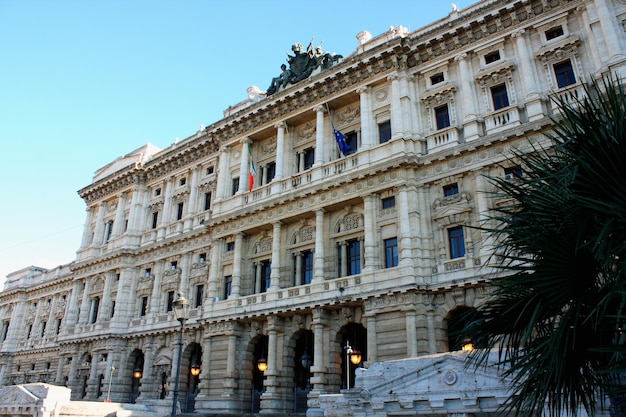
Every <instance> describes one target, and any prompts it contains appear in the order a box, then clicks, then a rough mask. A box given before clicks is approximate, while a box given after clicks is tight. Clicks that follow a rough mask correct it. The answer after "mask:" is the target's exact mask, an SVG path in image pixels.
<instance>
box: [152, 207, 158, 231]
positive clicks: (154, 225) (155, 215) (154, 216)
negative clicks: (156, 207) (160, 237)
mask: <svg viewBox="0 0 626 417" xmlns="http://www.w3.org/2000/svg"><path fill="white" fill-rule="evenodd" d="M158 224H159V212H158V211H155V212H154V213H152V228H153V229H156V228H157V225H158Z"/></svg>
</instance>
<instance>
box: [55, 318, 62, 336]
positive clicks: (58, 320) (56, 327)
mask: <svg viewBox="0 0 626 417" xmlns="http://www.w3.org/2000/svg"><path fill="white" fill-rule="evenodd" d="M62 323H63V320H62V319H57V324H56V326H55V327H54V333H55V334H59V333H61V324H62Z"/></svg>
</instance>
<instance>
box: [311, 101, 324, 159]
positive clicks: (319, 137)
mask: <svg viewBox="0 0 626 417" xmlns="http://www.w3.org/2000/svg"><path fill="white" fill-rule="evenodd" d="M313 111H315V164H314V166H316V167H317V166H320V165H323V164H324V106H322V105H319V106H315V107H313Z"/></svg>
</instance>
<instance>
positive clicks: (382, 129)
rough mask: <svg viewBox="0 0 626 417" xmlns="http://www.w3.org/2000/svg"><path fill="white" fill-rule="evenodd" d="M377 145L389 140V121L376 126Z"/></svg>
mask: <svg viewBox="0 0 626 417" xmlns="http://www.w3.org/2000/svg"><path fill="white" fill-rule="evenodd" d="M378 140H379V143H385V142H389V141H390V140H391V121H389V120H388V121H386V122H383V123H380V124H379V125H378Z"/></svg>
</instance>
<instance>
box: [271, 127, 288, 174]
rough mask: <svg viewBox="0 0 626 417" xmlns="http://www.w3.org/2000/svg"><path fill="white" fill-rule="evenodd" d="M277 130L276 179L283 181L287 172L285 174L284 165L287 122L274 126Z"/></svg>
mask: <svg viewBox="0 0 626 417" xmlns="http://www.w3.org/2000/svg"><path fill="white" fill-rule="evenodd" d="M274 127H275V128H276V129H277V134H276V175H275V177H274V179H276V180H282V179H283V177H284V175H285V172H284V163H285V127H286V124H285V122H278V123H276V124H275V125H274Z"/></svg>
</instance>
